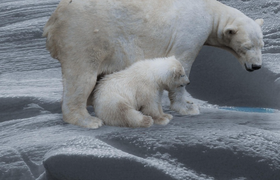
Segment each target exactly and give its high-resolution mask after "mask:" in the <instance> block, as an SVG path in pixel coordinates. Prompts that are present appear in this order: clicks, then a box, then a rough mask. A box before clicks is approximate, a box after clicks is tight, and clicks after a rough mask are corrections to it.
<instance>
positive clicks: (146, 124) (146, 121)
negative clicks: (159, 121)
mask: <svg viewBox="0 0 280 180" xmlns="http://www.w3.org/2000/svg"><path fill="white" fill-rule="evenodd" d="M153 124H154V120H153V118H152V117H151V116H143V119H142V121H141V123H140V127H145V128H147V127H150V126H152V125H153Z"/></svg>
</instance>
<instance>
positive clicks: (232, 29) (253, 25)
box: [223, 17, 264, 72]
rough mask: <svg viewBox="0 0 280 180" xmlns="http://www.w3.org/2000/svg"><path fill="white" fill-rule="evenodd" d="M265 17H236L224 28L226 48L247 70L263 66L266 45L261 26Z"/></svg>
mask: <svg viewBox="0 0 280 180" xmlns="http://www.w3.org/2000/svg"><path fill="white" fill-rule="evenodd" d="M262 25H263V19H257V20H255V21H254V20H252V19H251V18H248V17H241V18H239V19H236V20H235V21H234V22H233V23H231V24H229V25H227V26H226V27H225V28H224V30H223V39H224V41H225V45H226V47H225V49H227V50H229V51H230V52H232V53H233V54H234V55H235V56H236V57H237V58H238V60H239V62H240V63H241V65H242V66H243V67H244V68H245V69H246V70H247V71H250V72H251V71H254V70H258V69H260V68H261V65H262V52H261V50H262V48H263V46H264V42H263V33H262V29H261V26H262Z"/></svg>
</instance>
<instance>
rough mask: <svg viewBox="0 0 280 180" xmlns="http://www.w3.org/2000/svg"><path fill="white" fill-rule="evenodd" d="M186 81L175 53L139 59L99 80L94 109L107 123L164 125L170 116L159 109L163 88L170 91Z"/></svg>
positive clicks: (116, 124) (119, 124)
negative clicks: (166, 56) (151, 58)
mask: <svg viewBox="0 0 280 180" xmlns="http://www.w3.org/2000/svg"><path fill="white" fill-rule="evenodd" d="M188 83H189V79H188V78H187V76H186V75H185V71H184V68H183V66H182V65H181V63H180V62H179V61H178V60H176V59H175V57H174V56H173V57H169V58H158V59H153V60H145V61H140V62H137V63H135V64H133V65H132V66H130V67H129V68H127V69H125V70H122V71H120V72H116V73H113V74H111V75H107V76H105V77H104V78H103V79H102V80H101V81H100V82H98V85H97V86H96V89H95V90H94V96H93V104H94V111H95V114H96V115H97V117H98V118H100V119H102V120H103V121H104V123H105V124H107V125H113V126H127V127H149V126H151V125H152V124H153V123H156V124H162V125H165V124H167V123H168V122H169V121H170V120H171V119H172V115H169V114H164V113H163V111H162V107H161V96H162V93H163V90H171V91H172V90H174V89H175V88H177V87H179V86H185V85H186V84H188Z"/></svg>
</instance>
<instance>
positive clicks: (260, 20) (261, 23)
mask: <svg viewBox="0 0 280 180" xmlns="http://www.w3.org/2000/svg"><path fill="white" fill-rule="evenodd" d="M255 22H256V23H257V24H258V25H260V27H262V25H263V22H264V20H263V19H257V20H255Z"/></svg>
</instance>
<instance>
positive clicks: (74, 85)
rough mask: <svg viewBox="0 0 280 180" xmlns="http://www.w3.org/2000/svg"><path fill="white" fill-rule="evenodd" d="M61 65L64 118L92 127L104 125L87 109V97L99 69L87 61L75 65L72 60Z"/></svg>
mask: <svg viewBox="0 0 280 180" xmlns="http://www.w3.org/2000/svg"><path fill="white" fill-rule="evenodd" d="M68 63H69V64H68ZM61 66H62V78H63V101H62V114H63V120H64V121H65V122H67V123H70V124H75V125H78V126H81V127H85V128H91V129H95V128H98V127H100V126H102V124H103V122H102V120H100V119H99V118H97V117H92V116H91V115H90V114H89V113H88V111H87V109H86V106H87V99H88V97H89V95H90V93H91V92H92V90H93V88H94V86H95V83H96V79H97V69H94V67H92V64H91V63H88V62H86V61H84V62H83V61H81V62H80V63H76V64H74V65H73V64H71V61H69V62H68V61H67V62H65V63H64V64H61Z"/></svg>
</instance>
